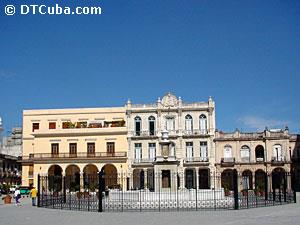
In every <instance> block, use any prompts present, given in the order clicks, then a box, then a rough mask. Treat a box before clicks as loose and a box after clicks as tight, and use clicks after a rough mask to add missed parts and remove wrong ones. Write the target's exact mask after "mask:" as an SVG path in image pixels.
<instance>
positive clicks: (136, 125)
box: [134, 116, 142, 136]
mask: <svg viewBox="0 0 300 225" xmlns="http://www.w3.org/2000/svg"><path fill="white" fill-rule="evenodd" d="M134 131H135V135H136V136H140V135H141V131H142V120H141V117H139V116H137V117H135V118H134Z"/></svg>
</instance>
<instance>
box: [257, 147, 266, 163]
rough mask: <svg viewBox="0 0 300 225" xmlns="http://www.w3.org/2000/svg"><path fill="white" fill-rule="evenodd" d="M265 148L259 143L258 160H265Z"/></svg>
mask: <svg viewBox="0 0 300 225" xmlns="http://www.w3.org/2000/svg"><path fill="white" fill-rule="evenodd" d="M264 152H265V150H264V147H263V146H262V145H257V146H256V148H255V158H256V162H263V161H264V160H265V153H264Z"/></svg>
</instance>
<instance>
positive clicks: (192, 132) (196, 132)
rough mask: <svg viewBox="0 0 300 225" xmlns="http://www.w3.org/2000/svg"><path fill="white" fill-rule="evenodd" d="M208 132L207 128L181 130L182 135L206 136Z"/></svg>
mask: <svg viewBox="0 0 300 225" xmlns="http://www.w3.org/2000/svg"><path fill="white" fill-rule="evenodd" d="M208 134H209V130H183V131H182V135H183V136H206V135H208Z"/></svg>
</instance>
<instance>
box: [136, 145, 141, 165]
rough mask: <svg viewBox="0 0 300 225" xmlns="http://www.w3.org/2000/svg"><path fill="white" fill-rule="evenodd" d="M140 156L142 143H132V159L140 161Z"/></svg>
mask: <svg viewBox="0 0 300 225" xmlns="http://www.w3.org/2000/svg"><path fill="white" fill-rule="evenodd" d="M141 158H142V144H141V143H135V145H134V159H135V161H136V162H140V161H141Z"/></svg>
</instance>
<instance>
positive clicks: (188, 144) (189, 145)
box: [186, 142, 194, 159]
mask: <svg viewBox="0 0 300 225" xmlns="http://www.w3.org/2000/svg"><path fill="white" fill-rule="evenodd" d="M193 156H194V153H193V142H186V158H187V159H192V158H193Z"/></svg>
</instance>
